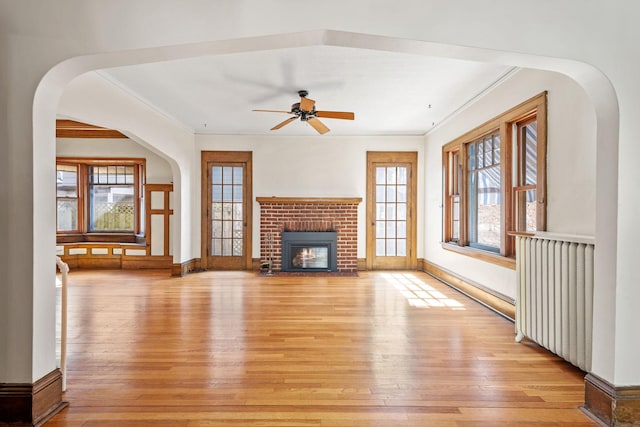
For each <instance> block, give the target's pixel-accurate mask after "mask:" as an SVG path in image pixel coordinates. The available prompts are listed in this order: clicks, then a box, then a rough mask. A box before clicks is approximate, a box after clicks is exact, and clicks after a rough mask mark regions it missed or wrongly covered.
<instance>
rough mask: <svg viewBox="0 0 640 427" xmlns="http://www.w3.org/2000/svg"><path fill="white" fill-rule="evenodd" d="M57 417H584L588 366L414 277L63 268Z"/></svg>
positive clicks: (281, 422)
mask: <svg viewBox="0 0 640 427" xmlns="http://www.w3.org/2000/svg"><path fill="white" fill-rule="evenodd" d="M69 279H70V280H69V282H70V289H69V321H70V326H69V341H70V344H69V360H68V391H67V393H66V395H65V399H66V400H68V401H70V406H69V407H68V408H67V409H65V410H64V411H63V412H61V413H60V414H58V415H57V416H56V417H55V418H54V419H53V420H51V421H50V422H49V423H47V426H48V427H54V426H279V427H280V426H384V427H391V426H465V427H467V426H514V425H517V426H593V425H595V424H594V423H592V422H591V421H590V420H589V419H588V418H587V417H586V416H585V415H584V414H583V413H582V412H581V411H580V410H579V409H578V407H579V406H580V405H581V404H582V402H583V394H584V386H583V373H581V372H580V371H579V370H577V369H575V368H573V367H572V366H571V365H569V364H567V363H565V362H563V361H562V360H560V359H558V358H557V357H555V356H553V355H552V354H550V353H548V352H546V351H545V350H543V349H541V348H539V347H537V346H536V345H534V344H532V343H524V344H523V343H521V344H517V343H515V342H514V326H513V324H512V323H511V322H509V321H507V320H505V319H504V318H502V317H500V316H498V315H496V314H495V313H493V312H491V311H489V310H488V309H486V308H484V307H482V306H480V305H479V304H477V303H475V302H473V301H471V300H469V299H467V298H466V297H465V296H463V295H462V294H460V293H457V292H456V291H454V290H452V289H450V288H448V287H446V286H444V285H442V284H441V283H439V282H437V281H435V280H434V279H432V278H430V277H429V276H427V275H426V274H424V273H417V272H398V273H383V272H364V273H360V274H359V277H331V278H328V277H312V278H310V277H282V276H274V277H258V276H257V275H256V274H255V273H249V272H204V273H196V274H191V275H188V276H186V277H184V278H170V277H168V273H167V272H165V271H151V272H145V271H73V272H72V273H71V274H70V277H69Z"/></svg>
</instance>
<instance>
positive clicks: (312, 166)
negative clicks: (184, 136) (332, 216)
mask: <svg viewBox="0 0 640 427" xmlns="http://www.w3.org/2000/svg"><path fill="white" fill-rule="evenodd" d="M309 132H313V130H312V129H309ZM215 150H236V151H252V152H253V200H254V203H253V224H254V228H253V243H252V246H253V255H252V256H253V258H258V257H260V242H259V238H260V228H259V225H260V206H259V205H258V203H257V202H255V198H256V197H271V196H278V197H362V203H361V204H360V206H359V207H358V258H365V256H366V228H365V219H366V196H367V194H366V193H367V151H417V152H418V159H419V161H418V200H417V203H418V207H419V208H418V242H417V243H418V247H419V248H422V238H421V234H422V233H421V224H422V223H423V221H422V218H423V212H422V206H424V202H423V196H422V190H421V185H422V182H424V180H423V175H422V171H423V167H422V166H423V165H422V159H423V151H424V139H423V137H422V136H394V137H333V136H330V135H323V136H309V137H292V136H277V135H275V136H266V137H265V136H216V135H198V136H196V151H215ZM194 185H196V183H195V180H194ZM194 212H198V213H199V212H200V208H199V206H198V207H197V208H194ZM196 222H197V223H198V225H200V218H199V216H198V217H197V218H195V217H194V225H195V223H196ZM194 250H195V249H194ZM421 252H422V251H421V249H418V257H421V256H422V253H421Z"/></svg>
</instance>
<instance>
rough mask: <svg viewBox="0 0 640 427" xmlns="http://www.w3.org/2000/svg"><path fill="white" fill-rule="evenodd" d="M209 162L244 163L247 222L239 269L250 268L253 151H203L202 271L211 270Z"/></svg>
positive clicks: (201, 200)
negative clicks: (241, 261)
mask: <svg viewBox="0 0 640 427" xmlns="http://www.w3.org/2000/svg"><path fill="white" fill-rule="evenodd" d="M210 162H220V163H244V164H245V167H246V171H245V172H246V173H245V177H246V182H245V183H244V188H243V203H244V208H245V215H246V216H245V218H246V225H245V227H244V233H245V234H244V243H243V246H244V250H245V253H244V260H243V268H242V270H251V269H252V268H253V258H252V255H253V254H252V245H251V243H252V241H253V233H252V230H253V227H252V225H253V183H252V175H253V152H252V151H202V152H201V166H200V175H201V179H200V185H201V196H200V203H201V214H200V216H201V228H200V243H201V245H200V266H201V268H202V269H203V270H209V269H213V266H211V265H209V253H210V252H211V223H210V221H209V207H210V206H211V189H210V188H209V167H208V164H209V163H210Z"/></svg>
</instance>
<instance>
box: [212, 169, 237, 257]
mask: <svg viewBox="0 0 640 427" xmlns="http://www.w3.org/2000/svg"><path fill="white" fill-rule="evenodd" d="M243 177H244V168H243V167H242V166H212V167H211V218H212V220H211V221H212V223H211V255H212V256H242V255H243V251H244V248H243V237H244V205H243V199H244V195H243V192H244V182H243Z"/></svg>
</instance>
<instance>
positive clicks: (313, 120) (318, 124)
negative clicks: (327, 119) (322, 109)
mask: <svg viewBox="0 0 640 427" xmlns="http://www.w3.org/2000/svg"><path fill="white" fill-rule="evenodd" d="M307 123H309V124H310V125H311V126H313V128H314V129H315V130H317V131H318V133H319V134H321V135H323V134H325V133H327V132H329V128H328V127H326V126H325V124H324V123H322V122H321V121H320V120H318V119H316V118H315V117H311V118H310V119H309V120H307Z"/></svg>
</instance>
